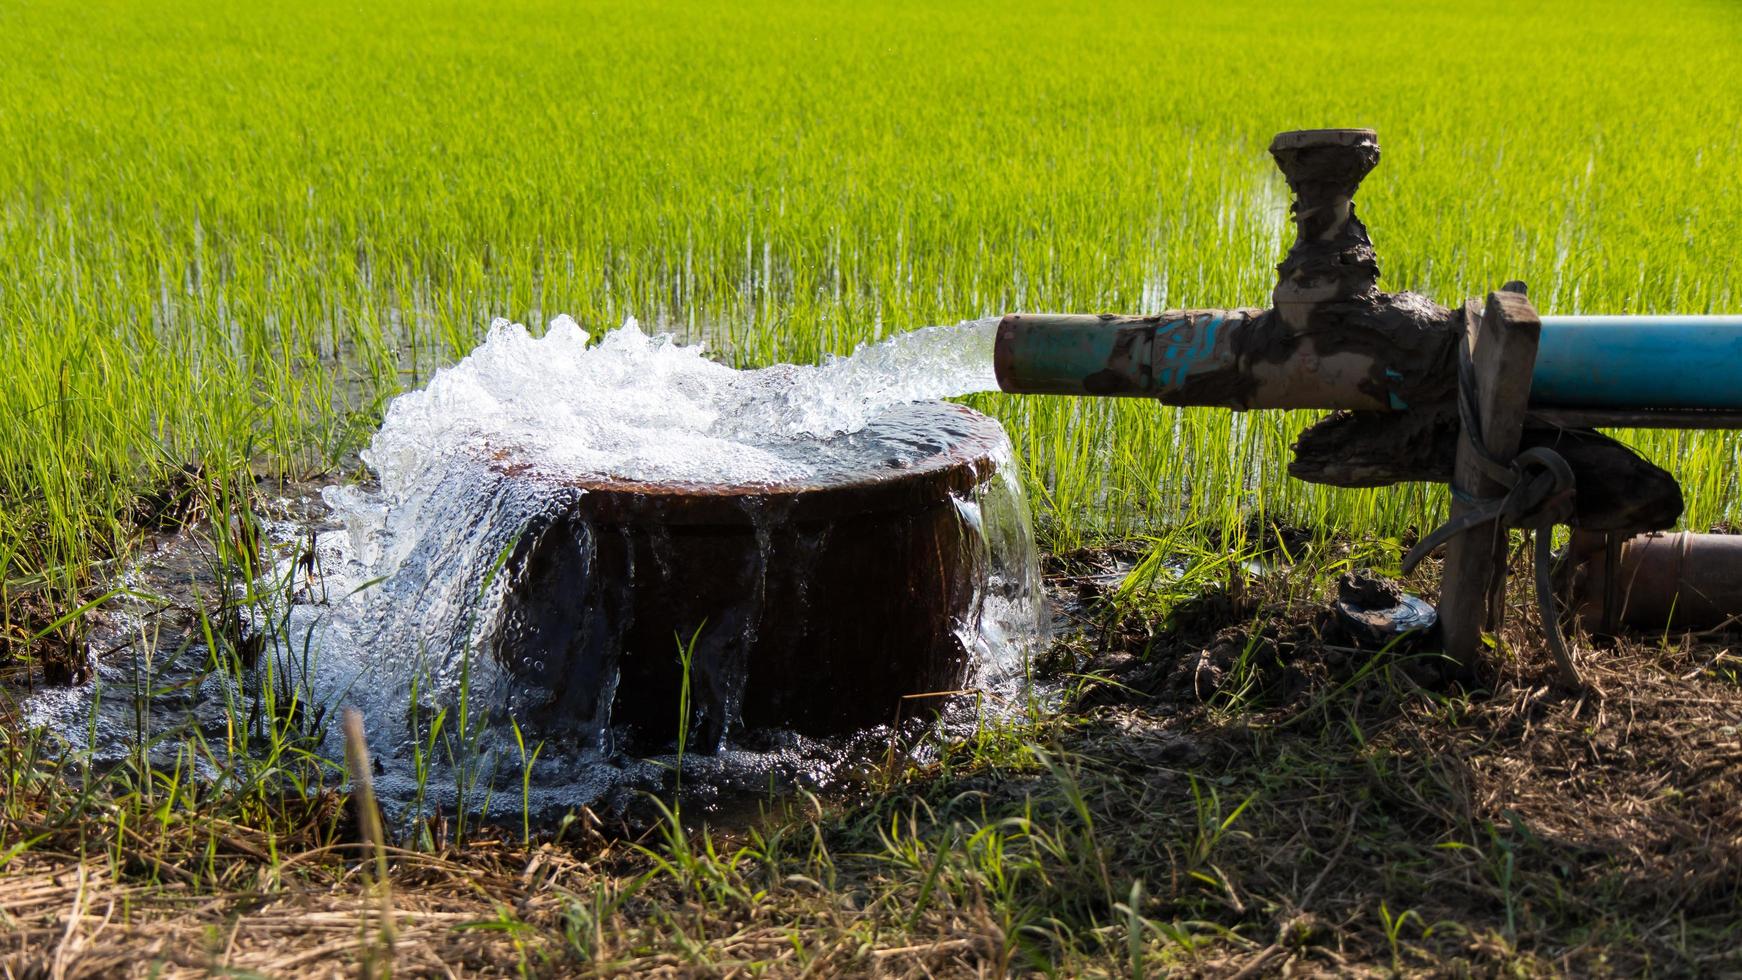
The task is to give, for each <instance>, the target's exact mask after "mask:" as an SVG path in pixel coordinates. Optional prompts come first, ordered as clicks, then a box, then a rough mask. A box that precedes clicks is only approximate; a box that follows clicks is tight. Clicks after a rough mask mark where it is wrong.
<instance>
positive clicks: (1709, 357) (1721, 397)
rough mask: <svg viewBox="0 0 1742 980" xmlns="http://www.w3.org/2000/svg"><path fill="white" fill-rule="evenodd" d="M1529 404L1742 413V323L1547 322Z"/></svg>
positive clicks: (1737, 319)
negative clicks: (1740, 411) (1707, 410)
mask: <svg viewBox="0 0 1742 980" xmlns="http://www.w3.org/2000/svg"><path fill="white" fill-rule="evenodd" d="M1530 403H1531V405H1533V406H1536V407H1539V408H1616V409H1629V408H1711V409H1742V316H1545V317H1543V318H1542V336H1541V340H1540V341H1539V342H1538V346H1537V351H1536V371H1535V373H1534V374H1532V375H1531V380H1530Z"/></svg>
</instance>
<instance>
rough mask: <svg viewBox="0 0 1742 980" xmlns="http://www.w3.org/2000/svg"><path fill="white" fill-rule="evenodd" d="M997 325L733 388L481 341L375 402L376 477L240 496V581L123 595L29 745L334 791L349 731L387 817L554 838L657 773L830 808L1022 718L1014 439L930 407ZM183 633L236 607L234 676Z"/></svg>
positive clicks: (123, 582)
mask: <svg viewBox="0 0 1742 980" xmlns="http://www.w3.org/2000/svg"><path fill="white" fill-rule="evenodd" d="M994 328H995V321H992V320H984V321H970V322H966V323H962V324H959V325H956V326H951V327H934V328H927V329H923V330H919V331H914V332H912V333H907V334H903V335H900V336H898V337H896V338H893V339H892V340H889V341H885V342H883V343H881V344H877V345H873V346H869V347H866V348H863V349H861V350H860V351H859V352H857V353H856V354H854V355H853V356H850V357H844V358H835V359H832V360H830V361H828V362H827V363H824V364H822V365H819V366H814V367H799V366H793V365H780V366H776V367H772V368H766V369H761V370H754V371H739V370H734V369H732V368H729V367H726V366H724V365H721V364H718V363H715V362H713V361H711V360H709V359H708V357H707V356H706V355H705V353H704V351H703V350H702V349H701V348H700V347H699V346H685V345H683V344H680V343H677V342H675V341H674V340H672V339H671V338H669V337H666V336H648V335H646V334H644V333H643V332H642V331H641V330H640V329H639V328H638V326H637V325H636V324H635V323H634V322H633V321H631V322H629V323H627V324H625V325H624V326H623V327H622V328H620V329H617V330H613V331H611V332H609V333H607V334H606V335H605V336H604V337H603V338H601V339H600V340H598V342H596V343H590V338H589V337H588V335H587V334H586V333H585V332H584V331H582V330H581V329H580V328H579V326H578V325H576V324H575V322H574V321H572V320H570V319H568V318H567V317H558V318H557V319H556V320H554V321H552V323H551V324H550V326H549V328H548V330H547V331H545V333H544V334H543V335H542V336H538V337H534V336H533V335H532V334H531V333H530V332H529V331H528V330H527V329H526V328H525V327H522V326H520V325H518V324H512V323H508V322H506V321H498V322H497V323H496V324H495V325H493V327H492V329H491V331H490V333H489V336H488V338H487V339H486V340H485V342H484V343H483V344H481V345H480V346H479V347H478V348H477V349H476V350H474V351H473V352H472V353H471V355H470V356H468V357H467V358H465V359H464V360H463V361H461V362H460V363H458V364H456V365H454V366H453V367H451V368H447V369H444V370H441V371H439V372H437V373H436V374H435V375H434V376H433V377H432V378H431V379H430V382H429V384H428V385H427V386H426V387H424V388H422V389H420V390H417V391H414V392H411V393H408V394H406V395H403V396H401V397H399V398H398V399H396V400H395V401H394V402H393V403H392V405H391V406H390V407H389V409H388V411H387V413H386V417H385V419H384V421H383V424H382V426H381V428H380V430H379V431H378V432H377V433H376V435H375V436H374V438H373V440H372V441H371V444H370V446H369V448H368V449H367V450H366V451H365V453H364V454H363V457H362V460H363V462H364V463H366V464H367V467H368V471H369V474H370V475H371V477H372V479H371V480H370V481H368V482H365V483H361V484H351V483H329V484H325V485H322V484H311V485H305V486H299V487H292V488H290V489H289V490H288V492H287V493H286V494H284V495H281V496H280V497H278V498H277V499H275V500H270V501H267V502H266V505H265V506H264V507H263V508H262V513H261V514H260V517H261V518H262V522H261V526H260V530H261V532H262V534H261V537H262V539H263V545H262V559H261V565H260V567H261V568H264V569H267V570H266V571H265V573H264V574H263V575H261V576H260V577H259V578H258V579H256V580H255V581H252V582H250V581H228V582H226V581H220V580H217V579H215V578H213V577H212V576H213V574H214V569H215V568H216V566H217V563H216V562H215V561H214V554H213V552H212V550H211V547H210V543H209V539H208V537H207V536H206V535H205V533H204V532H202V531H201V530H200V529H198V528H189V529H186V530H183V531H182V532H180V533H179V534H176V535H173V536H170V537H167V538H165V539H163V540H162V541H161V542H159V547H158V548H157V549H155V551H153V552H152V553H150V554H147V555H145V556H144V557H143V558H141V559H139V560H138V561H137V562H135V563H134V564H133V565H132V566H131V567H129V568H128V569H127V570H126V571H125V572H124V573H123V575H122V576H121V577H120V580H119V581H118V582H117V583H116V584H117V585H118V586H120V587H123V588H126V589H128V590H130V591H131V593H132V595H131V596H128V597H123V598H122V599H121V600H119V601H118V602H117V603H115V604H113V606H112V608H111V609H110V611H109V612H108V613H106V614H105V618H104V621H103V625H102V626H101V627H100V628H99V629H98V630H97V631H96V632H95V633H94V634H93V636H92V638H91V649H92V650H93V651H107V652H108V654H109V655H108V656H104V657H100V658H99V659H98V661H97V663H96V666H95V671H94V676H93V678H92V679H91V681H90V682H88V683H86V684H84V685H82V686H78V687H71V688H58V689H44V690H41V691H38V692H36V693H34V694H33V695H31V696H30V697H29V698H28V699H27V700H26V702H25V706H24V707H25V714H26V718H27V720H28V721H29V722H30V723H31V724H33V725H40V726H45V727H46V728H48V729H51V730H53V731H55V732H58V733H60V734H61V736H62V737H63V738H64V739H65V740H66V741H67V742H68V743H69V745H71V746H72V747H74V748H76V749H80V750H85V751H89V752H91V753H92V755H93V757H94V758H95V759H97V760H99V761H103V760H108V761H116V760H119V759H121V758H124V757H127V756H130V755H134V754H136V753H140V752H144V753H146V754H147V755H148V756H149V757H151V759H152V760H153V761H154V762H155V763H156V764H158V765H181V766H184V767H192V768H194V769H195V770H199V769H201V768H204V769H206V770H208V771H209V770H212V769H213V765H212V763H213V761H214V760H217V759H221V758H222V757H223V756H224V755H225V754H226V753H228V752H235V751H255V752H259V751H261V747H262V746H264V745H280V744H284V743H285V742H286V740H287V739H288V740H290V741H292V742H295V743H296V744H298V745H299V746H300V747H301V748H302V749H304V750H306V751H308V752H310V753H312V754H313V755H315V756H318V757H321V758H324V759H327V760H332V761H334V763H335V769H334V771H335V772H336V761H337V760H340V759H342V758H343V745H342V741H341V736H340V733H339V726H338V725H337V724H336V720H337V715H338V712H339V711H340V710H341V709H342V708H347V707H354V708H357V709H359V710H360V711H361V712H362V713H363V715H364V718H365V729H366V731H367V733H368V740H369V743H370V749H371V751H372V753H373V755H374V757H375V759H376V762H377V770H378V772H377V775H376V779H375V785H376V790H377V792H378V793H379V794H380V795H381V797H382V798H383V800H384V801H385V802H386V803H387V805H388V807H389V809H390V811H391V812H392V813H393V815H394V816H396V817H397V818H399V819H400V820H414V819H417V818H419V817H423V816H428V815H430V814H433V813H438V812H454V811H460V812H470V813H487V814H489V815H490V816H492V817H495V818H498V819H508V818H513V819H515V820H516V821H518V819H519V818H520V817H521V815H522V813H523V812H524V814H525V815H526V817H527V819H529V820H532V821H535V822H538V821H550V820H554V819H556V818H557V817H560V816H561V815H562V814H564V813H566V812H569V811H572V810H573V809H574V808H576V807H579V806H581V805H593V806H595V807H601V808H603V807H612V806H622V805H623V804H624V803H625V802H626V801H627V800H628V799H629V798H631V797H632V796H633V795H634V794H635V793H637V792H639V791H644V790H665V789H669V788H670V787H671V785H672V784H673V783H675V782H678V781H679V777H678V776H677V775H676V773H677V771H678V770H679V768H680V767H681V770H682V776H681V782H682V785H683V787H684V789H685V795H686V798H688V799H690V800H692V801H694V802H696V803H699V804H707V803H708V802H709V801H710V800H713V801H716V802H718V801H721V800H725V799H728V798H731V797H734V796H738V797H742V796H743V795H744V794H756V793H767V792H769V791H771V790H784V789H790V788H793V787H819V786H824V785H827V784H829V783H830V782H831V781H835V780H838V779H842V778H847V777H849V776H850V774H851V772H852V771H853V770H854V769H855V768H856V767H860V766H863V765H866V764H869V761H870V760H874V759H876V758H877V757H879V756H880V755H882V754H885V753H887V751H888V750H889V747H890V746H891V744H892V743H894V742H902V743H904V744H908V743H913V742H915V740H916V739H919V740H923V739H922V736H923V735H924V734H925V733H927V732H935V731H936V730H937V726H938V725H940V724H941V725H942V726H943V729H944V730H945V731H958V732H959V731H961V730H964V729H966V728H971V727H972V726H973V725H974V724H976V722H977V720H978V719H979V718H980V717H982V716H983V715H984V713H986V712H988V711H991V712H1007V711H1011V710H1015V709H1017V708H1019V707H1020V706H1021V705H1022V704H1023V703H1024V701H1025V699H1026V698H1027V697H1028V696H1029V693H1028V691H1027V687H1026V685H1027V678H1028V664H1029V661H1030V658H1031V657H1032V655H1033V653H1034V648H1035V644H1036V643H1037V642H1039V641H1040V638H1041V636H1042V632H1043V623H1044V619H1045V615H1044V609H1043V603H1042V600H1041V597H1040V581H1039V571H1038V565H1037V561H1036V555H1035V550H1034V543H1033V534H1032V531H1031V529H1030V526H1029V518H1028V506H1027V504H1026V502H1025V501H1024V499H1023V497H1022V492H1021V489H1020V485H1019V483H1018V482H1017V479H1016V476H1015V473H1014V471H1013V462H1012V458H1011V450H1010V445H1009V442H1008V440H1007V439H1006V438H1005V437H1004V434H1003V431H1002V429H1001V428H1000V427H999V426H998V425H997V423H995V422H992V421H991V420H988V419H985V418H984V417H982V416H978V415H976V414H975V413H972V412H969V411H967V410H966V409H962V408H959V407H956V406H947V405H943V404H940V403H936V402H935V401H934V400H935V399H939V398H946V397H951V396H956V395H961V394H966V393H970V392H975V391H980V390H986V389H989V388H994V387H996V382H995V380H994V379H993V377H992V369H991V350H992V343H991V341H992V331H993V329H994ZM831 495H832V496H831ZM916 495H917V496H916ZM922 497H923V498H924V499H921V498H922ZM819 500H821V501H826V502H828V503H827V506H819V505H817V504H816V501H819ZM698 542H700V543H698ZM721 542H725V543H724V544H722V543H721ZM638 593H639V595H638ZM206 607H210V608H212V609H214V610H216V609H220V608H227V609H234V610H236V612H235V613H234V615H233V616H232V617H231V619H232V620H233V621H234V622H233V623H232V624H231V626H232V627H233V630H234V632H235V633H236V634H237V637H236V639H237V640H238V642H237V643H236V644H234V645H235V646H236V648H237V649H239V650H241V651H243V653H242V654H241V655H239V656H238V657H236V658H235V659H236V661H237V662H235V663H223V662H220V661H221V660H222V659H223V658H220V657H218V656H216V655H214V653H213V650H214V649H221V648H225V647H226V646H227V644H226V643H225V642H224V640H225V637H224V636H223V632H224V630H225V629H226V628H227V627H226V625H225V623H224V622H222V621H218V620H220V619H221V617H219V616H218V615H217V614H216V613H215V612H214V613H213V614H212V615H210V616H205V617H204V618H202V614H201V612H200V611H199V610H201V609H204V608H206ZM172 610H174V611H176V612H177V613H178V614H179V618H177V616H171V615H166V613H167V612H169V611H172ZM172 620H173V621H175V622H177V623H180V624H181V628H176V627H171V626H167V625H166V624H167V623H169V622H171V621H172ZM214 622H216V626H214V625H213V623H214ZM903 630H905V632H903ZM884 647H888V648H889V649H883V648H884ZM831 657H832V658H833V659H831ZM904 658H905V661H906V662H904ZM880 686H881V687H880ZM771 692H772V693H771ZM903 695H922V697H919V698H907V697H904V696H903ZM880 698H881V700H879V699H880ZM891 707H893V708H894V710H889V709H890V708H891ZM187 733H195V734H197V735H198V736H199V738H198V739H197V740H195V741H197V742H199V743H200V744H201V748H200V749H199V750H197V751H196V750H193V749H191V748H190V745H191V744H192V743H190V742H189V740H187V739H184V738H181V737H180V736H181V735H183V734H187ZM904 751H905V749H904ZM922 751H923V750H922Z"/></svg>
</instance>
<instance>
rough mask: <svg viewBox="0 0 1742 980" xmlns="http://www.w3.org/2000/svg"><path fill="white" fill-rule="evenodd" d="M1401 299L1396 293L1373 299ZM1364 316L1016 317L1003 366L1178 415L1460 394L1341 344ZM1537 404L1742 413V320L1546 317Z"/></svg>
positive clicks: (1070, 391) (1427, 369) (1362, 405)
mask: <svg viewBox="0 0 1742 980" xmlns="http://www.w3.org/2000/svg"><path fill="white" fill-rule="evenodd" d="M1387 299H1395V297H1384V296H1381V297H1377V298H1376V299H1375V300H1374V301H1373V302H1374V303H1376V304H1377V303H1381V302H1384V301H1386V300H1387ZM1362 308H1364V307H1363V306H1362V305H1361V304H1347V303H1346V304H1342V305H1341V306H1339V307H1337V312H1338V314H1339V315H1341V316H1343V317H1345V319H1344V320H1343V321H1340V322H1333V324H1332V325H1331V328H1330V329H1325V330H1320V331H1316V332H1314V331H1308V332H1306V333H1302V334H1299V335H1297V334H1295V332H1294V331H1293V330H1292V329H1291V328H1288V327H1286V326H1285V325H1284V324H1282V323H1281V321H1280V320H1279V319H1278V318H1277V316H1276V314H1274V313H1273V312H1272V311H1268V310H1252V309H1244V310H1180V311H1174V312H1170V313H1163V314H1160V315H1158V316H1153V317H1132V316H1084V315H1076V314H1011V315H1010V316H1007V317H1005V318H1004V320H1003V321H1002V322H1001V323H1000V324H999V327H998V339H997V343H996V348H995V350H994V357H993V362H994V364H995V365H996V367H997V371H998V384H999V387H1001V388H1003V389H1004V390H1005V391H1008V392H1015V393H1020V394H1052V395H1103V396H1132V397H1147V398H1156V399H1159V400H1161V401H1163V402H1165V403H1167V404H1171V405H1207V406H1218V407H1223V408H1241V409H1244V408H1325V409H1338V408H1350V409H1390V410H1401V409H1406V408H1409V407H1411V405H1412V404H1416V403H1418V402H1419V401H1420V397H1421V396H1420V394H1419V392H1421V391H1424V390H1429V389H1432V388H1433V387H1434V385H1433V381H1434V379H1433V378H1431V377H1428V376H1427V375H1428V374H1429V373H1431V372H1443V373H1444V374H1445V375H1446V377H1444V378H1443V379H1441V380H1443V382H1444V384H1443V385H1441V386H1440V387H1441V388H1442V389H1443V390H1444V391H1446V392H1449V391H1450V390H1451V386H1452V385H1453V384H1455V379H1454V377H1453V376H1452V372H1453V371H1455V367H1454V365H1453V364H1452V363H1450V362H1449V360H1448V359H1446V358H1443V357H1439V356H1430V357H1423V356H1419V355H1417V354H1412V353H1411V352H1410V351H1408V350H1405V349H1403V348H1402V347H1401V346H1397V347H1393V348H1391V349H1389V350H1388V349H1387V345H1385V344H1378V343H1367V344H1348V343H1341V342H1338V343H1335V344H1332V343H1331V341H1333V340H1336V339H1338V334H1340V333H1346V334H1349V335H1353V334H1354V333H1355V330H1354V329H1353V328H1354V327H1355V326H1356V323H1355V322H1354V321H1355V319H1356V318H1355V317H1352V316H1351V311H1355V310H1359V309H1362ZM1375 308H1377V306H1376V307H1375ZM1394 312H1395V308H1394ZM1400 322H1401V321H1400ZM1345 327H1347V328H1349V329H1347V330H1344V329H1343V328H1345ZM1433 329H1444V330H1445V331H1448V332H1447V333H1446V334H1445V343H1446V346H1447V347H1448V348H1449V347H1450V344H1451V337H1452V335H1451V334H1450V333H1449V331H1450V330H1451V325H1450V322H1449V321H1447V322H1445V323H1444V324H1443V325H1442V324H1438V323H1436V322H1435V320H1434V318H1433V314H1432V313H1431V312H1424V313H1421V314H1418V315H1416V316H1415V317H1414V319H1413V320H1412V321H1410V322H1409V323H1408V324H1407V327H1406V326H1397V327H1394V328H1393V332H1392V334H1391V336H1395V337H1404V336H1408V335H1410V334H1411V333H1419V332H1421V331H1426V330H1433ZM1333 348H1334V349H1333ZM1530 404H1531V406H1532V407H1533V408H1571V407H1577V408H1598V409H1677V408H1689V409H1714V410H1718V409H1725V410H1731V409H1742V317H1734V316H1704V317H1701V316H1688V317H1677V316H1636V317H1634V316H1629V317H1582V316H1574V317H1544V318H1543V320H1542V339H1541V346H1540V348H1539V350H1538V354H1537V361H1536V368H1535V371H1534V372H1533V374H1532V378H1531V394H1530Z"/></svg>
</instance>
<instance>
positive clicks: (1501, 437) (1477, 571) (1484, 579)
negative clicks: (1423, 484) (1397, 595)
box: [1439, 284, 1542, 669]
mask: <svg viewBox="0 0 1742 980" xmlns="http://www.w3.org/2000/svg"><path fill="white" fill-rule="evenodd" d="M1508 285H1511V284H1508ZM1520 287H1521V288H1520V289H1519V291H1517V292H1511V291H1508V292H1498V293H1489V294H1488V304H1487V308H1486V309H1485V310H1483V311H1482V312H1481V313H1480V315H1478V313H1477V311H1476V308H1475V306H1476V304H1475V303H1474V302H1471V303H1470V304H1469V305H1468V306H1466V307H1465V308H1464V317H1465V334H1464V343H1465V344H1466V345H1467V347H1468V350H1469V352H1470V363H1471V365H1472V367H1473V368H1474V375H1475V384H1476V399H1475V403H1476V412H1477V418H1478V419H1479V420H1480V423H1481V428H1482V441H1483V447H1484V448H1485V449H1486V450H1487V451H1488V455H1489V456H1490V457H1492V458H1494V459H1499V460H1510V459H1511V458H1512V457H1513V456H1514V455H1515V454H1516V453H1517V452H1518V442H1519V437H1520V435H1521V434H1522V433H1523V430H1524V416H1525V410H1526V409H1527V408H1528V407H1529V404H1530V376H1531V372H1532V370H1533V369H1534V368H1535V367H1536V346H1537V340H1538V338H1539V336H1540V334H1541V331H1542V321H1541V320H1540V319H1539V318H1538V317H1537V315H1536V309H1535V308H1534V307H1532V306H1531V305H1530V300H1529V299H1527V298H1525V296H1524V293H1523V290H1522V284H1520ZM1506 489H1507V488H1506V487H1505V486H1504V485H1502V484H1500V483H1499V482H1497V481H1495V480H1494V479H1493V478H1492V477H1490V476H1488V474H1487V472H1486V471H1485V470H1484V469H1483V466H1482V463H1481V457H1480V455H1479V454H1478V453H1477V452H1476V449H1475V447H1474V446H1472V445H1471V444H1470V441H1469V439H1467V438H1466V439H1462V440H1460V441H1459V442H1458V459H1457V465H1456V467H1455V469H1454V471H1453V483H1452V505H1451V516H1452V517H1453V518H1456V517H1458V516H1459V515H1461V514H1463V513H1465V512H1466V511H1469V510H1470V509H1472V508H1473V507H1474V506H1475V505H1474V504H1473V503H1472V502H1471V500H1472V498H1483V497H1497V496H1500V495H1502V494H1504V493H1505V492H1506ZM1460 491H1461V492H1460ZM1506 540H1507V535H1506V531H1505V529H1503V528H1502V527H1500V525H1499V524H1498V523H1496V524H1488V525H1483V526H1480V527H1477V528H1474V529H1472V530H1471V531H1469V532H1468V533H1465V534H1460V535H1458V536H1457V537H1455V538H1453V539H1452V540H1451V541H1450V542H1449V543H1448V544H1447V546H1446V565H1445V573H1444V575H1443V576H1442V579H1441V586H1440V606H1439V614H1440V622H1441V624H1442V629H1443V630H1444V635H1445V641H1446V653H1448V654H1450V655H1451V656H1452V657H1454V658H1456V659H1457V661H1458V662H1459V663H1460V664H1462V665H1463V666H1464V667H1465V669H1469V668H1471V667H1473V666H1474V665H1475V663H1476V655H1477V654H1478V653H1479V652H1480V650H1481V646H1482V627H1483V625H1484V624H1485V623H1487V622H1488V621H1489V613H1490V604H1489V596H1490V595H1491V594H1492V595H1497V596H1499V597H1500V598H1499V599H1498V600H1496V601H1498V602H1504V601H1505V599H1504V596H1505V593H1504V584H1505V579H1506Z"/></svg>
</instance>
